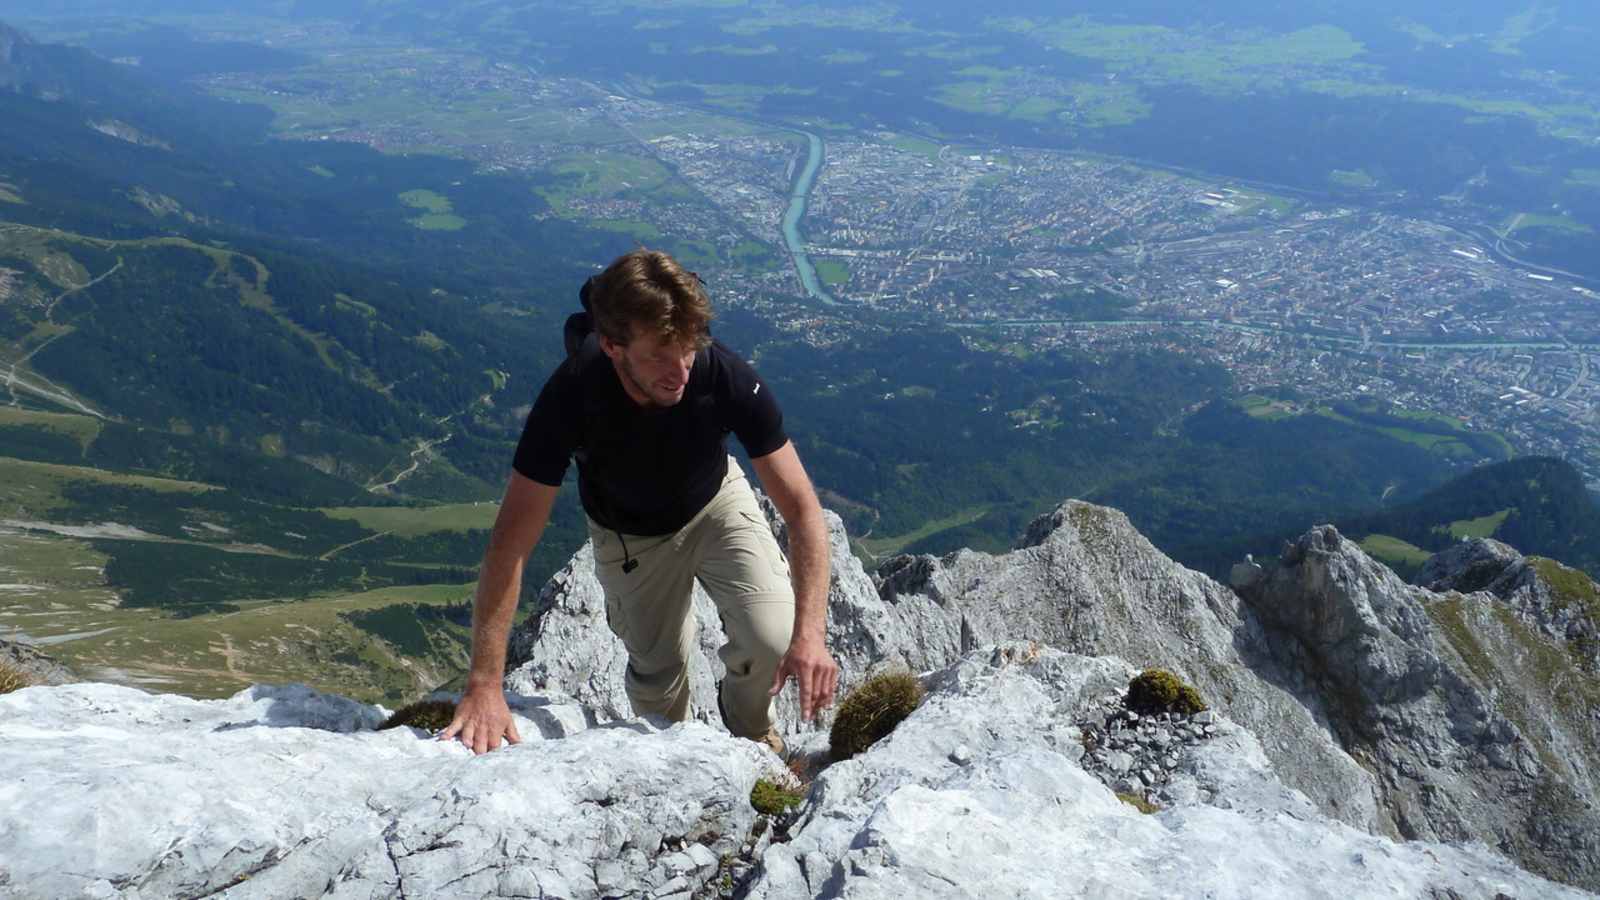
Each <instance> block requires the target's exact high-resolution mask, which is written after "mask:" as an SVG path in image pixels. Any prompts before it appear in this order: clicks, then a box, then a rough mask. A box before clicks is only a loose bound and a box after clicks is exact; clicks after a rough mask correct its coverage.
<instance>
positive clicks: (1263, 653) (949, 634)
mask: <svg viewBox="0 0 1600 900" xmlns="http://www.w3.org/2000/svg"><path fill="white" fill-rule="evenodd" d="M779 531H780V537H781V527H780V528H779ZM830 533H831V535H832V540H833V561H834V569H835V575H834V583H833V585H832V586H831V589H830V599H829V603H830V616H831V619H830V623H829V640H830V645H831V646H832V647H833V648H834V651H835V653H836V655H837V656H838V657H839V659H840V663H841V667H842V671H843V675H842V681H843V683H844V686H845V687H848V686H849V685H851V684H854V683H857V682H859V681H860V680H861V679H863V678H864V677H866V676H867V675H868V674H870V673H871V672H873V671H875V670H877V669H881V668H883V667H887V666H895V667H905V668H909V669H911V670H912V671H931V670H935V669H939V668H941V667H943V666H946V665H949V664H950V663H951V662H952V661H954V660H956V659H959V658H960V657H961V656H962V655H963V654H964V653H966V652H970V651H971V650H973V649H974V648H977V647H981V646H987V645H993V644H997V643H1003V642H1006V641H1013V640H1027V641H1035V642H1038V643H1040V644H1043V645H1047V646H1050V647H1055V648H1058V649H1062V650H1066V651H1069V652H1073V653H1079V654H1083V655H1086V656H1112V657H1117V658H1120V659H1124V660H1128V661H1129V662H1131V663H1133V664H1134V665H1137V666H1139V667H1141V668H1143V667H1150V666H1156V667H1163V668H1167V669H1170V670H1172V671H1173V672H1175V673H1177V674H1178V675H1179V676H1181V677H1182V678H1183V679H1184V680H1186V681H1188V682H1190V683H1191V684H1194V685H1195V686H1196V687H1197V688H1198V689H1199V690H1200V692H1201V694H1202V695H1203V696H1205V697H1207V698H1208V699H1209V700H1210V702H1211V703H1212V704H1213V706H1214V708H1215V709H1216V710H1217V711H1218V712H1219V713H1221V714H1223V715H1225V716H1227V717H1228V718H1229V719H1231V720H1232V721H1235V722H1238V723H1239V724H1240V725H1241V726H1243V727H1245V728H1247V729H1248V730H1249V731H1250V732H1251V733H1252V734H1254V735H1255V736H1256V738H1257V739H1258V740H1259V741H1260V744H1261V747H1262V751H1263V752H1264V753H1265V754H1266V755H1267V758H1268V759H1269V760H1270V761H1271V763H1272V765H1273V768H1274V770H1275V771H1276V772H1277V773H1278V776H1279V777H1280V778H1282V779H1283V781H1284V782H1285V783H1286V784H1287V785H1288V786H1289V787H1291V788H1293V789H1295V790H1298V791H1300V792H1302V793H1303V794H1305V795H1306V796H1307V797H1308V798H1309V799H1310V800H1311V801H1312V802H1313V803H1314V804H1315V805H1316V807H1317V808H1318V809H1319V811H1320V812H1321V813H1322V814H1324V815H1327V816H1330V817H1332V818H1334V819H1337V820H1339V821H1341V822H1344V823H1346V824H1348V825H1351V826H1353V827H1356V828H1358V829H1362V830H1365V831H1369V832H1373V833H1377V834H1383V835H1387V836H1390V837H1395V838H1406V839H1410V838H1423V837H1426V838H1431V839H1435V840H1480V841H1484V842H1486V843H1489V844H1491V845H1493V846H1496V847H1498V848H1500V849H1501V851H1502V852H1505V853H1507V854H1510V855H1511V856H1512V857H1513V858H1514V859H1516V860H1518V862H1519V863H1521V864H1523V865H1525V866H1528V867H1529V868H1530V869H1532V870H1533V871H1537V872H1540V873H1541V874H1544V875H1546V876H1548V877H1551V878H1555V879H1558V880H1564V881H1568V882H1570V883H1574V884H1579V885H1582V886H1585V887H1587V888H1589V889H1591V890H1597V891H1600V848H1597V847H1596V845H1595V837H1594V836H1595V835H1600V820H1596V819H1595V812H1594V806H1593V803H1594V799H1595V796H1596V793H1597V782H1596V779H1595V774H1594V773H1596V772H1597V771H1600V769H1597V768H1596V767H1595V764H1594V762H1593V761H1592V759H1591V758H1592V756H1593V755H1594V753H1595V752H1596V748H1600V735H1597V734H1596V733H1595V723H1596V722H1597V721H1600V720H1597V719H1596V718H1595V717H1594V716H1595V711H1596V710H1600V686H1597V682H1596V681H1595V679H1594V677H1593V676H1592V674H1590V673H1586V672H1584V671H1583V670H1582V669H1581V668H1579V667H1577V666H1574V665H1570V664H1568V665H1566V666H1565V668H1563V667H1562V664H1561V663H1560V660H1561V659H1562V658H1564V656H1565V651H1564V650H1562V649H1561V648H1560V647H1558V646H1557V645H1555V644H1553V643H1551V642H1550V641H1549V640H1547V639H1546V638H1547V636H1539V637H1533V636H1531V635H1521V634H1520V633H1519V635H1517V636H1516V639H1513V638H1510V637H1508V638H1507V639H1506V641H1507V646H1506V649H1505V652H1500V653H1493V654H1488V653H1484V652H1481V651H1479V652H1475V653H1473V652H1469V653H1468V655H1466V656H1463V655H1462V654H1461V653H1459V652H1456V651H1455V650H1454V649H1453V648H1454V647H1455V645H1456V644H1457V643H1460V641H1461V640H1462V639H1461V638H1460V635H1461V634H1463V633H1464V632H1466V633H1470V632H1471V631H1472V629H1473V628H1474V627H1476V626H1466V625H1463V624H1461V623H1460V621H1459V616H1458V615H1457V614H1456V613H1455V612H1454V610H1455V609H1456V607H1455V606H1452V605H1451V604H1453V603H1459V602H1461V601H1459V600H1458V599H1452V598H1453V597H1458V596H1459V595H1437V594H1434V593H1432V592H1429V591H1426V590H1424V589H1422V588H1418V587H1415V586H1412V585H1408V584H1406V583H1404V582H1403V581H1401V580H1400V579H1399V578H1398V577H1396V576H1395V575H1394V574H1393V573H1392V572H1391V571H1390V570H1389V569H1387V568H1386V567H1384V566H1383V565H1382V564H1380V563H1377V562H1376V561H1374V560H1372V559H1370V558H1369V557H1367V556H1366V555H1365V554H1364V553H1363V552H1362V551H1361V550H1360V548H1359V547H1358V546H1357V545H1356V544H1355V543H1354V542H1351V541H1345V540H1343V539H1342V538H1341V537H1340V536H1339V535H1338V533H1337V531H1335V530H1334V529H1332V528H1331V527H1323V528H1318V529H1313V530H1312V531H1311V532H1308V533H1307V535H1305V536H1303V537H1302V538H1301V539H1300V540H1299V541H1298V542H1296V543H1295V544H1294V545H1291V546H1290V547H1289V548H1286V552H1285V555H1284V557H1283V564H1282V565H1281V566H1280V567H1279V568H1278V569H1276V570H1274V571H1273V572H1271V573H1266V572H1263V571H1262V570H1261V569H1260V567H1259V566H1253V565H1249V566H1245V567H1243V571H1242V572H1241V573H1240V574H1241V576H1242V579H1241V582H1240V584H1239V585H1238V590H1230V589H1229V588H1227V587H1224V586H1222V585H1220V584H1217V583H1216V582H1214V581H1212V580H1211V579H1209V578H1206V577H1205V576H1203V575H1201V574H1199V573H1196V572H1193V571H1191V570H1188V569H1185V568H1184V567H1182V566H1180V565H1178V564H1176V563H1174V562H1172V561H1171V560H1170V559H1168V558H1167V557H1166V556H1165V555H1163V554H1161V553H1160V551H1158V550H1157V549H1156V548H1155V547H1154V546H1152V545H1151V544H1150V543H1149V541H1147V540H1146V539H1145V538H1144V537H1143V536H1142V535H1140V534H1139V533H1138V531H1137V530H1136V529H1134V528H1133V526H1132V525H1131V523H1129V522H1128V520H1127V518H1126V517H1125V516H1123V515H1122V514H1121V513H1120V512H1117V511H1116V510H1112V509H1107V508H1104V507H1098V506H1094V505H1091V504H1086V503H1081V502H1078V501H1068V502H1067V503H1064V504H1062V505H1061V506H1060V507H1058V508H1057V509H1056V510H1055V511H1053V512H1052V513H1050V514H1048V515H1045V516H1042V517H1040V518H1039V519H1038V520H1036V521H1035V522H1034V523H1033V524H1032V525H1031V526H1030V528H1029V530H1028V532H1027V534H1026V535H1025V536H1024V538H1023V540H1022V541H1021V542H1020V544H1019V546H1018V548H1017V549H1016V550H1014V551H1012V552H1010V553H1006V554H1000V555H992V554H984V553H977V552H973V551H960V552H957V553H955V554H952V555H950V556H947V557H944V558H934V557H929V556H903V557H897V558H895V559H891V560H889V561H887V562H885V563H884V564H883V565H882V566H881V567H880V569H879V571H878V572H877V573H876V574H877V577H876V579H870V578H868V577H867V576H866V574H865V573H864V572H863V571H862V570H861V568H860V566H859V564H858V563H857V562H856V561H855V560H854V559H853V558H852V557H850V556H849V555H848V553H847V546H848V545H847V542H846V538H845V536H844V533H843V529H842V526H841V525H840V523H839V522H838V520H837V519H836V518H830ZM591 565H592V564H590V563H588V562H586V561H585V560H584V559H583V558H582V557H581V554H580V556H579V557H578V558H575V559H574V561H573V564H572V565H570V566H569V567H568V568H567V569H566V570H564V571H563V573H562V574H561V575H559V576H557V578H556V579H553V580H552V581H551V583H550V584H549V585H546V586H545V587H544V588H543V589H541V590H540V591H539V592H538V594H537V596H536V597H535V598H534V600H533V602H535V603H536V604H538V605H537V607H536V608H537V609H539V610H540V613H539V615H538V616H537V617H536V621H535V622H534V623H533V624H531V625H530V627H529V628H527V629H526V630H525V631H524V632H522V633H521V634H518V635H516V636H514V638H513V653H512V657H511V658H512V665H513V666H514V667H515V670H514V671H513V672H512V674H511V675H510V676H508V680H507V684H508V686H510V687H513V688H515V689H517V690H543V691H553V692H556V693H558V694H562V695H566V696H571V697H573V698H574V699H575V700H577V701H578V702H582V703H586V704H590V705H594V706H597V707H600V708H603V709H607V710H610V711H612V713H613V714H618V715H620V714H623V713H625V712H626V709H627V706H626V698H625V696H624V694H623V690H622V668H623V665H624V662H625V661H624V660H623V658H622V656H621V655H620V654H621V652H620V649H619V648H617V647H616V646H615V642H614V641H613V640H611V637H610V634H609V632H607V631H606V630H605V626H604V609H603V605H602V604H601V602H600V593H599V587H598V584H596V583H594V579H593V574H592V571H591V568H590V567H591ZM1448 565H1449V562H1448V560H1446V561H1442V562H1441V566H1445V567H1448ZM1470 603H1472V604H1475V605H1476V606H1475V608H1477V607H1482V608H1483V610H1484V612H1483V615H1484V616H1485V617H1487V618H1488V619H1494V618H1495V616H1496V615H1499V614H1498V613H1496V612H1494V609H1496V608H1497V607H1494V606H1493V604H1499V605H1500V606H1504V603H1503V602H1502V601H1500V600H1498V598H1494V597H1492V596H1491V595H1482V596H1478V597H1477V599H1475V600H1472V601H1470ZM1485 604H1490V605H1489V606H1485ZM696 608H697V613H698V615H699V617H700V626H701V633H700V642H701V653H700V654H699V655H698V657H697V658H696V659H695V660H694V661H693V664H692V665H691V685H692V689H693V691H694V697H695V699H694V702H693V704H692V708H693V709H694V710H696V711H697V714H698V715H699V716H700V717H701V718H703V719H706V720H708V721H714V718H713V717H714V715H715V714H714V712H712V710H714V708H715V706H714V698H713V697H712V694H711V690H712V685H713V684H714V683H715V679H716V678H717V677H718V676H719V675H720V672H719V670H718V666H719V664H718V661H717V659H716V655H715V652H714V650H715V648H716V647H717V646H719V645H720V643H721V639H722V638H721V632H720V630H719V627H718V623H717V621H716V615H715V612H714V610H713V609H712V607H711V604H710V601H709V599H708V598H705V597H703V596H701V597H697V599H696ZM1452 635H1454V636H1455V637H1454V638H1452ZM1522 638H1527V640H1532V641H1533V643H1532V644H1528V643H1527V641H1526V640H1522ZM1513 645H1517V646H1521V647H1522V649H1512V646H1513ZM1441 648H1442V649H1441ZM568 660H577V661H578V662H577V663H576V665H575V667H572V668H567V669H564V668H563V666H572V663H570V662H567V661H568ZM1551 660H1555V662H1551ZM1552 666H1553V667H1554V668H1553V669H1551V668H1550V667H1552ZM1541 672H1542V674H1541ZM1552 672H1554V674H1552ZM1591 689H1592V690H1593V693H1591ZM1562 710H1565V712H1562ZM780 712H781V713H782V715H783V719H784V722H785V723H786V728H785V730H786V731H788V732H789V733H790V734H791V735H794V734H800V733H802V732H801V728H800V726H799V724H798V722H797V719H796V715H795V710H794V709H793V706H792V704H791V705H785V706H783V708H782V709H781V710H780ZM1540 748H1543V749H1540ZM1119 761H1120V758H1119ZM1150 762H1154V763H1164V762H1165V759H1164V758H1157V759H1154V760H1149V761H1145V764H1142V765H1140V766H1139V767H1138V768H1137V769H1135V768H1133V766H1132V765H1131V764H1130V771H1132V772H1134V773H1135V775H1138V774H1141V773H1142V772H1143V771H1144V770H1145V769H1149V770H1150V772H1151V773H1152V774H1154V775H1157V776H1159V775H1160V774H1161V772H1162V771H1163V770H1164V769H1165V766H1164V765H1161V766H1155V765H1150V764H1149V763H1150ZM1513 773H1514V774H1513ZM1530 773H1531V774H1530ZM1155 780H1156V781H1157V782H1158V783H1157V784H1156V785H1146V784H1142V783H1135V781H1140V782H1142V779H1124V778H1123V777H1122V776H1118V778H1117V779H1113V782H1112V783H1113V785H1114V786H1116V785H1117V784H1118V782H1119V781H1122V782H1123V783H1122V784H1121V786H1126V787H1133V788H1135V789H1136V791H1137V792H1139V793H1141V795H1142V796H1143V798H1144V799H1146V800H1147V801H1151V802H1160V801H1159V800H1158V799H1157V798H1158V794H1159V791H1160V789H1161V787H1162V785H1161V784H1160V783H1159V782H1160V779H1159V777H1158V778H1157V779H1155ZM1552 804H1554V806H1555V808H1556V809H1559V810H1561V811H1562V812H1563V814H1564V816H1563V817H1562V818H1561V819H1560V820H1558V821H1556V822H1554V823H1551V822H1548V821H1546V819H1545V817H1544V816H1543V815H1542V812H1543V811H1545V810H1548V809H1549V808H1551V805H1552Z"/></svg>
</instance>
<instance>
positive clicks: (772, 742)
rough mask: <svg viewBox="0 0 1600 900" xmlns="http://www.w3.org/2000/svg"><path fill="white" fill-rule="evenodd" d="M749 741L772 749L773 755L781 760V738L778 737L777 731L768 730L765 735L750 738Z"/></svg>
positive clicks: (773, 729)
mask: <svg viewBox="0 0 1600 900" xmlns="http://www.w3.org/2000/svg"><path fill="white" fill-rule="evenodd" d="M750 740H752V741H755V742H756V743H758V744H765V745H766V746H767V747H769V748H771V749H772V752H773V753H776V754H778V758H779V759H783V738H782V737H779V736H778V729H776V728H768V729H767V733H766V734H764V735H762V736H761V737H757V738H750Z"/></svg>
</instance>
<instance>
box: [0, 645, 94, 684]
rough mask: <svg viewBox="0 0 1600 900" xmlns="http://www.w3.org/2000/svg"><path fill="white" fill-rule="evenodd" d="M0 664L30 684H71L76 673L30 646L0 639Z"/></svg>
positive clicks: (76, 678)
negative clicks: (17, 673) (18, 674)
mask: <svg viewBox="0 0 1600 900" xmlns="http://www.w3.org/2000/svg"><path fill="white" fill-rule="evenodd" d="M0 663H3V664H5V665H8V666H10V667H11V668H13V669H16V670H17V671H19V672H21V673H22V674H23V675H24V676H26V677H27V679H28V683H30V684H71V683H72V682H74V681H77V680H78V676H77V673H75V672H73V671H72V670H71V669H69V668H67V667H66V666H64V665H62V664H61V663H59V662H56V661H55V660H54V659H52V658H51V657H50V656H49V655H48V654H46V653H45V652H44V651H43V650H40V649H39V648H38V647H35V646H34V645H32V644H25V643H21V642H20V641H10V640H6V639H4V638H0Z"/></svg>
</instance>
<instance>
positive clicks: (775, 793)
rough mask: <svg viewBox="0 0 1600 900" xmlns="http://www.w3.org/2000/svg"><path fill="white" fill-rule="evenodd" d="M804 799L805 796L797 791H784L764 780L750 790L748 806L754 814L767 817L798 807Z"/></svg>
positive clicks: (773, 783)
mask: <svg viewBox="0 0 1600 900" xmlns="http://www.w3.org/2000/svg"><path fill="white" fill-rule="evenodd" d="M804 799H805V795H804V794H802V793H800V792H799V791H791V790H786V789H785V788H782V787H779V786H778V785H777V784H776V783H775V782H771V781H768V780H767V779H765V778H763V779H761V780H760V781H757V782H756V786H755V787H753V788H751V789H750V805H751V806H753V807H755V810H756V812H758V813H761V814H763V815H768V816H776V815H778V814H779V813H783V812H787V811H789V810H791V809H793V808H795V807H796V806H799V805H800V801H801V800H804Z"/></svg>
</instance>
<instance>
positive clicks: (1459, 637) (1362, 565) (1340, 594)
mask: <svg viewBox="0 0 1600 900" xmlns="http://www.w3.org/2000/svg"><path fill="white" fill-rule="evenodd" d="M1282 563H1283V564H1282V565H1281V566H1280V567H1279V568H1278V569H1276V570H1275V571H1273V573H1272V574H1271V575H1270V577H1269V578H1267V579H1265V580H1264V581H1263V583H1262V584H1260V585H1258V587H1257V589H1256V590H1254V591H1250V592H1247V593H1246V597H1247V599H1248V601H1249V603H1250V604H1251V606H1252V607H1253V608H1255V609H1256V610H1258V611H1259V613H1260V615H1261V617H1262V619H1263V620H1265V621H1267V622H1268V623H1270V627H1272V628H1273V629H1274V630H1275V631H1276V632H1277V634H1278V635H1279V638H1278V641H1277V644H1276V646H1277V647H1278V648H1279V650H1280V653H1281V657H1280V658H1281V659H1282V660H1283V662H1284V664H1285V666H1290V665H1294V666H1298V667H1300V669H1301V670H1302V671H1303V672H1305V673H1306V676H1307V678H1308V679H1309V680H1311V681H1312V682H1313V683H1314V684H1315V685H1316V686H1317V687H1316V690H1317V693H1318V694H1319V695H1320V696H1322V697H1325V698H1327V701H1326V702H1327V704H1328V709H1329V715H1330V721H1331V723H1332V725H1333V727H1334V729H1335V731H1336V733H1337V734H1338V735H1339V738H1340V741H1341V743H1342V744H1343V745H1344V746H1345V747H1346V748H1347V749H1348V750H1349V751H1350V752H1351V753H1352V754H1354V755H1356V756H1358V757H1359V758H1360V759H1361V760H1362V761H1363V763H1364V764H1365V765H1366V766H1368V767H1369V768H1370V769H1371V770H1372V771H1373V772H1375V773H1376V774H1377V776H1378V781H1379V784H1380V785H1381V787H1382V790H1383V805H1384V808H1385V809H1387V810H1389V811H1390V812H1391V814H1392V815H1393V818H1394V821H1395V823H1396V825H1397V826H1398V828H1399V832H1400V834H1402V835H1403V836H1405V837H1408V838H1423V839H1432V840H1465V839H1474V840H1479V841H1484V842H1486V843H1492V844H1493V845H1495V846H1497V847H1499V848H1501V849H1502V850H1504V851H1505V852H1507V853H1509V854H1510V855H1511V856H1512V857H1513V858H1514V859H1516V860H1517V861H1518V862H1519V863H1520V864H1522V865H1523V866H1525V867H1527V868H1528V869H1529V870H1530V871H1534V872H1538V873H1540V874H1544V875H1546V876H1548V877H1551V878H1556V879H1559V880H1562V881H1565V882H1568V883H1571V884H1576V885H1580V886H1583V887H1586V888H1588V889H1590V890H1600V814H1597V812H1596V808H1595V802H1596V800H1597V799H1600V781H1597V777H1596V773H1600V727H1597V722H1596V719H1595V717H1594V716H1593V714H1592V712H1593V710H1594V709H1596V708H1600V681H1597V679H1596V677H1595V675H1594V674H1593V672H1592V671H1588V670H1586V669H1585V666H1584V664H1583V660H1582V657H1581V655H1578V654H1574V653H1573V652H1572V648H1571V647H1570V646H1569V644H1568V642H1567V641H1565V640H1563V639H1562V638H1560V637H1557V636H1556V635H1554V634H1552V633H1551V631H1552V629H1548V628H1543V627H1542V625H1543V623H1546V622H1548V621H1550V617H1548V616H1544V617H1541V616H1540V615H1539V614H1538V612H1537V609H1536V607H1538V606H1539V604H1540V603H1541V602H1543V601H1541V599H1540V598H1539V597H1538V596H1537V591H1538V586H1537V583H1536V582H1534V581H1530V580H1529V579H1530V577H1533V576H1536V574H1537V573H1536V572H1535V570H1534V569H1532V568H1531V567H1530V566H1528V565H1527V563H1526V561H1525V560H1522V559H1521V557H1519V556H1517V555H1516V554H1515V552H1514V551H1510V550H1509V548H1506V547H1505V546H1504V545H1500V544H1496V543H1495V542H1492V541H1482V542H1473V543H1471V544H1463V545H1461V546H1458V547H1456V548H1452V549H1451V550H1450V551H1447V552H1446V553H1444V554H1440V555H1439V556H1437V557H1435V559H1434V560H1433V561H1431V562H1430V564H1429V565H1428V566H1427V567H1425V569H1424V573H1425V575H1424V579H1425V580H1426V582H1427V583H1428V584H1430V585H1432V586H1434V587H1438V588H1444V589H1449V591H1450V592H1449V593H1444V594H1438V593H1434V592H1432V591H1429V590H1426V589H1423V588H1419V587H1414V586H1411V585H1407V584H1405V583H1403V582H1401V581H1400V579H1399V578H1397V577H1396V576H1395V575H1394V574H1393V573H1392V572H1390V571H1389V570H1388V569H1387V568H1385V567H1384V566H1382V565H1381V564H1379V563H1377V562H1374V561H1373V560H1371V559H1370V558H1368V557H1367V556H1366V554H1365V553H1363V552H1362V551H1361V549H1360V548H1359V547H1358V546H1357V545H1356V544H1355V543H1354V542H1353V541H1349V540H1345V539H1344V538H1343V537H1342V536H1340V535H1339V533H1338V532H1337V531H1336V530H1334V529H1333V528H1332V527H1330V526H1323V527H1320V528H1316V529H1313V530H1312V531H1310V532H1308V533H1307V534H1306V535H1304V536H1302V537H1301V538H1300V539H1299V540H1298V541H1296V542H1294V543H1293V544H1292V545H1291V546H1290V547H1289V548H1288V549H1287V550H1286V552H1285V554H1284V555H1283V557H1282ZM1453 586H1459V587H1483V588H1487V589H1488V590H1492V591H1496V592H1497V593H1498V592H1501V591H1503V592H1504V596H1505V598H1506V599H1502V597H1500V596H1496V594H1495V593H1488V592H1479V593H1472V594H1467V595H1463V594H1460V593H1456V592H1455V590H1454V587H1453Z"/></svg>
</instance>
